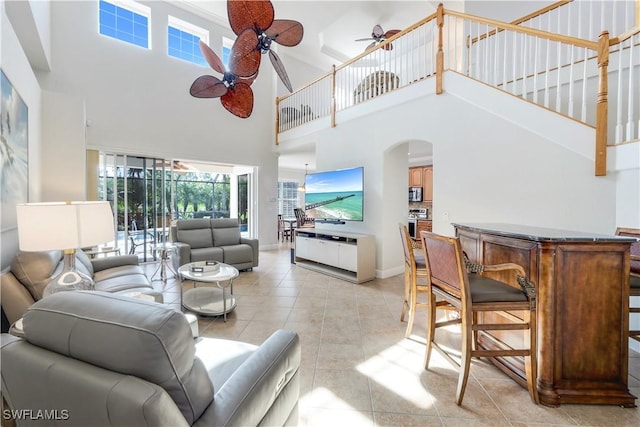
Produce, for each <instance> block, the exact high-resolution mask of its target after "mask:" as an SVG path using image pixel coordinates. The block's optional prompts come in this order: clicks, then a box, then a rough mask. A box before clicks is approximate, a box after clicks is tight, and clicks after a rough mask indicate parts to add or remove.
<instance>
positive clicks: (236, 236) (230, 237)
mask: <svg viewBox="0 0 640 427" xmlns="http://www.w3.org/2000/svg"><path fill="white" fill-rule="evenodd" d="M238 243H240V227H235V228H214V229H213V244H214V245H215V246H229V245H237V244H238Z"/></svg>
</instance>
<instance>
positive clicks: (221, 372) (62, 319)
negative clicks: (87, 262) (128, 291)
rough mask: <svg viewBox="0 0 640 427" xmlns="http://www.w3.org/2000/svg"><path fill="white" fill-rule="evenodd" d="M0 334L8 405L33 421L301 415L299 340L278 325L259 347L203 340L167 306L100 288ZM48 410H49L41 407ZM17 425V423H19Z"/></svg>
mask: <svg viewBox="0 0 640 427" xmlns="http://www.w3.org/2000/svg"><path fill="white" fill-rule="evenodd" d="M23 333H24V338H20V337H16V336H13V335H9V334H2V336H1V348H0V356H1V358H2V365H1V366H0V373H1V376H2V394H3V397H4V398H5V400H6V402H7V404H8V405H9V407H10V409H14V410H22V412H20V413H22V414H27V419H23V420H16V421H18V425H21V424H32V423H33V420H30V419H28V418H29V417H28V414H34V416H35V414H47V413H48V414H49V415H47V416H48V417H55V418H57V419H56V420H51V421H49V422H47V421H46V420H45V421H42V420H38V421H37V422H36V423H37V424H38V425H57V426H63V425H74V426H172V427H179V426H257V425H264V426H276V425H295V424H296V423H297V421H298V397H299V393H300V391H299V389H300V383H299V377H300V375H299V366H300V341H299V338H298V335H297V334H296V333H295V332H292V331H286V330H278V331H276V332H275V333H274V334H273V335H271V337H269V338H268V339H267V340H266V341H265V342H264V343H263V344H262V345H260V346H255V345H251V344H247V343H241V342H235V341H229V340H223V339H214V338H199V339H197V340H194V339H193V338H192V335H191V330H190V327H189V325H188V323H187V321H186V319H185V317H184V316H183V315H182V314H181V313H179V312H178V311H176V310H172V309H170V308H167V307H166V306H165V305H163V304H158V303H154V302H147V301H143V300H137V299H131V298H126V297H123V296H121V295H117V294H109V293H104V292H91V291H76V292H60V293H57V294H53V295H51V296H48V297H46V298H44V299H42V300H40V301H38V302H37V303H35V304H34V305H32V306H31V307H30V308H29V310H27V312H26V313H25V315H24V317H23ZM44 411H48V412H44ZM20 421H22V422H20Z"/></svg>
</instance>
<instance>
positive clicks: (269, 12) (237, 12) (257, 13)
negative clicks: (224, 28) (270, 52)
mask: <svg viewBox="0 0 640 427" xmlns="http://www.w3.org/2000/svg"><path fill="white" fill-rule="evenodd" d="M227 14H228V15H229V24H230V25H231V29H232V30H233V32H234V33H235V34H236V35H240V33H241V32H242V31H244V30H246V29H247V28H253V29H254V30H256V31H258V30H259V31H264V30H266V29H267V28H269V27H270V26H271V23H272V22H273V18H274V15H275V12H274V10H273V5H272V4H271V2H270V1H269V0H250V1H240V0H228V1H227Z"/></svg>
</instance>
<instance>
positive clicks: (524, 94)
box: [522, 34, 528, 99]
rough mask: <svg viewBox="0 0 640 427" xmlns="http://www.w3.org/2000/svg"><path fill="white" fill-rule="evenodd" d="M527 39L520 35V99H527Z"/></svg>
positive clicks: (525, 36)
mask: <svg viewBox="0 0 640 427" xmlns="http://www.w3.org/2000/svg"><path fill="white" fill-rule="evenodd" d="M527 38H528V36H527V35H525V34H523V35H522V98H523V99H527Z"/></svg>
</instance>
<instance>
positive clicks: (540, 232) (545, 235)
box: [452, 222, 638, 242]
mask: <svg viewBox="0 0 640 427" xmlns="http://www.w3.org/2000/svg"><path fill="white" fill-rule="evenodd" d="M452 225H453V226H454V227H455V228H456V229H460V230H467V231H475V232H481V233H488V234H493V235H497V236H504V237H512V238H518V239H526V240H532V241H535V242H625V241H626V242H635V241H637V240H638V239H635V238H633V237H622V236H615V235H613V234H611V235H606V234H594V233H585V232H582V231H573V230H561V229H555V228H544V227H533V226H529V225H519V224H503V223H490V222H485V223H454V224H452Z"/></svg>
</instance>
